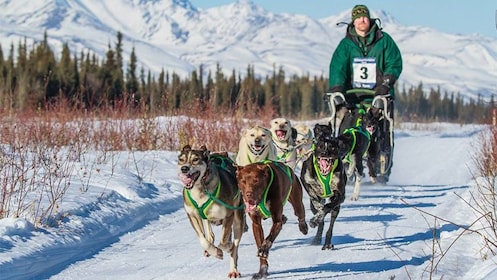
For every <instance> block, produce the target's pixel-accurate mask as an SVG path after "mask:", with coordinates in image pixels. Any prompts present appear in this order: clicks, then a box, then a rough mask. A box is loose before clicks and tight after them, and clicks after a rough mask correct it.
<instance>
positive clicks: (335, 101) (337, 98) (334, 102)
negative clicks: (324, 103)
mask: <svg viewBox="0 0 497 280" xmlns="http://www.w3.org/2000/svg"><path fill="white" fill-rule="evenodd" d="M326 96H328V106H329V107H330V111H331V116H330V119H331V120H330V123H331V126H332V129H333V134H334V135H333V136H335V137H337V136H338V131H339V127H337V126H339V125H340V124H339V123H337V116H336V113H337V106H338V105H340V104H345V96H344V95H343V93H341V92H328V93H326Z"/></svg>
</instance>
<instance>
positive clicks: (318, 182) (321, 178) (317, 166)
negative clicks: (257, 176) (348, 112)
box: [300, 124, 347, 250]
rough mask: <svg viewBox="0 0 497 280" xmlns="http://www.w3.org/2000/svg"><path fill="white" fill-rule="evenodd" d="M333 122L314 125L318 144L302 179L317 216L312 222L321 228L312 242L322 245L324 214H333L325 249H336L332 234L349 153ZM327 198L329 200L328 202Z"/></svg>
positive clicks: (341, 196)
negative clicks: (333, 127)
mask: <svg viewBox="0 0 497 280" xmlns="http://www.w3.org/2000/svg"><path fill="white" fill-rule="evenodd" d="M332 134H333V133H332V127H331V124H328V125H321V124H316V125H315V127H314V135H315V146H314V150H313V153H312V155H311V156H310V157H309V158H308V159H306V160H305V161H304V163H303V164H302V171H301V175H300V176H301V180H302V184H303V186H304V189H305V190H306V191H307V194H308V195H309V197H310V204H311V210H312V213H313V214H314V217H312V218H311V220H310V222H309V225H310V226H311V227H313V228H314V227H316V226H317V227H318V229H317V232H316V236H315V237H314V240H313V242H312V244H314V245H318V244H321V237H322V235H323V227H324V217H325V216H326V214H328V213H330V214H331V220H330V227H329V229H328V231H327V233H326V238H325V243H324V245H323V247H322V250H325V249H333V245H332V244H331V237H332V234H333V225H334V224H335V221H336V219H337V217H338V213H339V212H340V205H341V204H342V203H343V201H344V200H345V185H346V184H347V176H346V174H345V168H344V166H343V163H342V159H343V156H344V155H345V153H346V152H347V150H346V147H345V146H344V145H343V144H342V143H341V140H339V139H338V138H336V137H333V136H332ZM327 200H328V202H327Z"/></svg>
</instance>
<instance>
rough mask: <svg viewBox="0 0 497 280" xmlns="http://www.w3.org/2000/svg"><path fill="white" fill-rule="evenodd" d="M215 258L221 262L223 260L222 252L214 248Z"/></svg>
mask: <svg viewBox="0 0 497 280" xmlns="http://www.w3.org/2000/svg"><path fill="white" fill-rule="evenodd" d="M216 251H217V252H216V258H218V259H220V260H222V259H223V250H221V249H219V248H216Z"/></svg>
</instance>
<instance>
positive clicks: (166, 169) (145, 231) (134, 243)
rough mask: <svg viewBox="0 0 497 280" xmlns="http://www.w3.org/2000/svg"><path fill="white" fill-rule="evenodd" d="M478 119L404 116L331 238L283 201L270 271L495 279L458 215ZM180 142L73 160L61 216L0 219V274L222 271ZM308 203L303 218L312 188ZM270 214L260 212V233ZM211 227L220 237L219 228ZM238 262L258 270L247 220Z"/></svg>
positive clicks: (176, 275) (155, 275)
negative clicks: (182, 162)
mask: <svg viewBox="0 0 497 280" xmlns="http://www.w3.org/2000/svg"><path fill="white" fill-rule="evenodd" d="M484 131H485V127H484V126H477V125H464V126H460V125H453V124H446V123H433V124H413V123H405V124H402V125H401V127H400V128H397V129H396V131H395V132H396V141H395V145H396V146H395V155H394V169H393V173H392V175H391V178H390V182H389V183H388V184H387V185H372V184H370V183H368V182H369V179H368V178H366V179H365V180H363V182H364V181H366V183H364V185H363V188H362V191H361V195H360V198H359V200H358V201H351V200H349V199H346V201H345V202H344V203H343V204H342V210H341V212H340V215H339V217H338V220H337V222H336V224H335V228H334V237H333V243H334V244H335V250H330V251H322V250H321V246H312V245H310V242H311V240H312V238H313V237H314V234H315V229H310V231H309V234H308V235H306V236H304V235H302V234H301V233H300V231H299V230H298V225H297V220H296V217H295V216H293V211H292V209H291V206H290V205H289V204H288V205H286V206H285V213H286V216H287V217H288V218H289V220H288V222H287V224H285V225H284V227H283V230H282V231H281V233H280V235H279V236H278V237H277V239H276V241H275V243H274V245H273V247H272V249H271V250H270V253H269V273H270V275H269V277H268V279H329V278H332V277H333V278H335V279H393V278H395V279H429V278H435V279H441V278H444V279H495V277H496V276H497V268H496V266H495V262H496V261H497V258H496V257H493V258H489V259H487V260H485V261H484V260H482V259H481V255H480V253H481V252H482V250H481V243H480V240H479V237H478V236H477V235H476V234H469V233H467V232H464V231H463V229H461V228H459V227H458V226H456V224H459V225H464V226H469V225H470V224H471V223H473V222H474V220H476V218H475V215H474V213H473V212H472V210H471V208H470V207H469V206H468V205H467V203H465V202H464V201H463V199H470V193H471V191H472V190H473V189H474V187H475V181H474V179H473V177H472V175H471V174H472V170H471V168H472V165H473V164H472V154H473V153H474V151H475V150H474V149H475V147H476V146H477V145H476V143H477V142H478V139H479V135H480V133H482V132H484ZM178 153H179V152H178V151H148V152H114V153H111V154H108V155H107V161H102V160H100V161H97V159H99V158H100V157H101V156H102V155H101V154H99V153H97V152H95V153H92V154H88V155H86V158H85V160H84V161H82V162H75V164H77V168H75V169H74V170H75V172H74V174H72V176H71V186H70V188H69V189H68V191H67V193H66V195H65V197H64V200H63V202H62V203H61V205H60V209H59V211H60V213H63V215H62V216H61V218H60V221H59V222H58V223H56V224H53V225H52V226H50V227H48V226H42V227H36V226H35V225H33V224H32V223H30V222H29V221H28V220H27V219H23V218H17V219H14V218H4V219H0V279H53V280H56V279H81V280H82V279H226V278H227V273H228V269H229V262H228V257H226V256H227V255H226V253H225V258H224V259H223V260H219V259H215V258H212V257H211V258H206V257H204V256H203V250H202V249H201V247H200V243H199V241H198V240H197V238H196V236H195V234H194V231H193V229H192V228H191V225H190V223H189V221H188V219H187V218H186V214H185V212H184V210H183V204H182V185H181V183H180V181H179V178H178V175H177V169H176V161H177V160H176V158H177V155H178ZM297 173H299V171H297ZM347 192H348V194H350V193H351V192H352V186H348V188H347ZM304 205H305V206H306V211H307V212H306V215H307V216H306V217H307V220H309V219H310V217H311V212H310V208H309V202H308V198H307V195H305V197H304ZM435 216H436V217H439V218H435ZM328 218H329V217H327V219H326V221H328ZM449 221H450V222H449ZM248 223H249V227H250V220H248ZM269 226H270V223H269V221H265V222H264V227H265V233H266V234H267V232H268V230H269V229H268V227H269ZM214 232H215V234H216V244H217V242H218V241H219V228H218V227H214ZM433 236H436V239H435V240H434V239H433ZM434 244H435V245H437V244H439V246H435V249H432V246H434ZM442 254H444V255H442ZM490 257H491V256H490ZM437 262H439V264H438V267H437V269H436V270H432V269H431V268H430V266H431V265H432V263H433V264H436V263H437ZM238 264H239V265H238V267H239V271H240V272H241V274H242V278H244V279H247V278H250V277H251V276H252V274H254V273H255V272H257V271H258V266H259V260H258V258H257V257H256V247H255V241H254V238H253V235H252V231H251V229H249V231H248V232H246V233H245V234H244V235H243V237H242V241H241V245H240V250H239V262H238ZM431 271H433V272H432V273H433V274H430V272H431Z"/></svg>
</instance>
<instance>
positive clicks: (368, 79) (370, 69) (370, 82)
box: [352, 57, 376, 89]
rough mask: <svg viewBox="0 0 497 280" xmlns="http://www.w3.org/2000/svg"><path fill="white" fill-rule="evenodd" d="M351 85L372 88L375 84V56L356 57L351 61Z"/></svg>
mask: <svg viewBox="0 0 497 280" xmlns="http://www.w3.org/2000/svg"><path fill="white" fill-rule="evenodd" d="M352 71H353V79H352V87H353V88H367V89H373V88H374V87H375V85H376V58H374V57H357V58H354V61H353V62H352Z"/></svg>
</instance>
